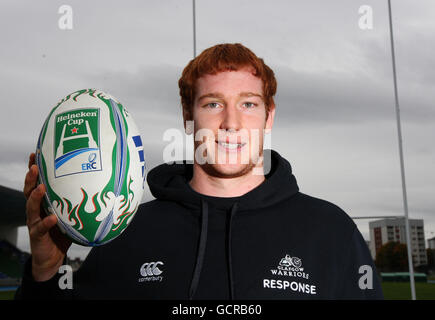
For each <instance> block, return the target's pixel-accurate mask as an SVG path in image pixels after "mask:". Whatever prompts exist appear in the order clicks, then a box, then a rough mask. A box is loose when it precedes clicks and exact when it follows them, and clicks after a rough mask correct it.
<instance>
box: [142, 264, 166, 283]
mask: <svg viewBox="0 0 435 320" xmlns="http://www.w3.org/2000/svg"><path fill="white" fill-rule="evenodd" d="M159 265H164V263H163V262H161V261H157V262H146V263H144V264H143V265H142V266H141V267H140V274H141V276H142V278H139V280H138V282H145V281H159V282H161V281H162V280H163V276H162V275H161V274H162V273H163V271H162V270H160V269H159V267H158V266H159Z"/></svg>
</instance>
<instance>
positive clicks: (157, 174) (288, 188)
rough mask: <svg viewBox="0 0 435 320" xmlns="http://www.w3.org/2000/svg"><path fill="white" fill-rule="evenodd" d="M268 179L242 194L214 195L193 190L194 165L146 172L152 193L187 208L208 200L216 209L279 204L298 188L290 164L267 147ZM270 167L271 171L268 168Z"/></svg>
mask: <svg viewBox="0 0 435 320" xmlns="http://www.w3.org/2000/svg"><path fill="white" fill-rule="evenodd" d="M264 159H265V164H264V168H265V172H268V173H267V174H266V175H265V178H266V179H265V180H264V181H263V182H262V183H261V184H260V185H259V186H257V187H256V188H254V189H252V190H251V191H249V192H247V193H245V194H244V195H242V196H239V197H226V198H224V197H213V196H207V195H203V194H200V193H198V192H196V191H195V190H193V189H192V187H191V186H190V185H189V181H190V180H191V178H192V175H193V164H188V163H186V161H185V160H184V161H183V163H179V164H177V163H174V164H161V165H159V166H157V167H155V168H153V169H152V170H151V171H150V172H149V173H148V175H147V182H148V185H149V187H150V190H151V193H152V195H153V196H154V197H156V198H157V199H160V200H169V201H175V202H179V203H182V204H184V205H186V206H188V207H200V206H201V201H206V202H208V203H210V204H212V205H213V207H215V208H219V209H223V210H228V209H229V208H231V207H232V205H233V204H234V203H235V202H237V204H238V211H246V210H256V209H260V208H264V207H269V206H271V205H274V204H276V203H279V202H281V201H283V200H285V199H287V198H289V197H291V196H293V195H294V194H296V193H297V192H298V191H299V188H298V185H297V182H296V178H295V176H294V175H293V173H292V168H291V165H290V163H289V162H288V161H287V160H286V159H284V158H283V157H281V156H280V155H279V153H278V152H276V151H274V150H264ZM266 169H270V170H266Z"/></svg>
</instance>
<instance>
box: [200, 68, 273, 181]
mask: <svg viewBox="0 0 435 320" xmlns="http://www.w3.org/2000/svg"><path fill="white" fill-rule="evenodd" d="M196 86H197V87H196V89H197V90H196V92H197V93H196V97H195V100H194V106H193V120H194V132H195V159H196V161H197V162H198V157H201V156H204V158H203V159H206V162H205V163H204V164H201V163H200V164H201V165H202V168H203V169H204V171H206V172H207V173H208V174H209V175H212V176H217V177H224V178H233V177H239V176H242V175H245V174H247V173H249V172H250V171H251V170H252V169H253V168H254V167H255V165H256V164H257V162H258V159H259V157H260V156H262V155H263V136H264V129H271V128H272V124H273V118H274V114H275V108H274V106H272V107H270V110H269V116H268V117H266V106H265V103H264V98H263V83H262V80H261V79H260V78H257V77H255V76H254V75H253V74H252V72H251V70H250V69H241V70H238V71H225V72H220V73H218V74H215V75H206V76H203V77H201V78H199V79H198V80H197V83H196ZM266 118H267V119H266ZM201 136H202V137H203V138H201V139H200V141H196V140H197V139H198V138H199V137H201Z"/></svg>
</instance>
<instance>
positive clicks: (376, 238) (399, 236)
mask: <svg viewBox="0 0 435 320" xmlns="http://www.w3.org/2000/svg"><path fill="white" fill-rule="evenodd" d="M409 227H410V235H411V252H412V259H413V262H414V266H416V267H417V266H420V265H426V264H427V254H426V244H425V240H424V223H423V220H421V219H409ZM369 229H370V252H371V254H372V258H373V259H376V252H377V251H378V250H379V249H380V248H381V247H382V246H383V245H384V244H386V243H387V242H390V241H396V242H400V243H403V244H406V228H405V218H394V219H382V220H376V221H372V222H369Z"/></svg>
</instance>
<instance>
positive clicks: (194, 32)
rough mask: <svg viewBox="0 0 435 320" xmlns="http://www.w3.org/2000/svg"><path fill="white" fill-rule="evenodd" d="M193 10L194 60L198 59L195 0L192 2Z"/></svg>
mask: <svg viewBox="0 0 435 320" xmlns="http://www.w3.org/2000/svg"><path fill="white" fill-rule="evenodd" d="M192 10H193V58H196V8H195V0H192Z"/></svg>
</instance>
